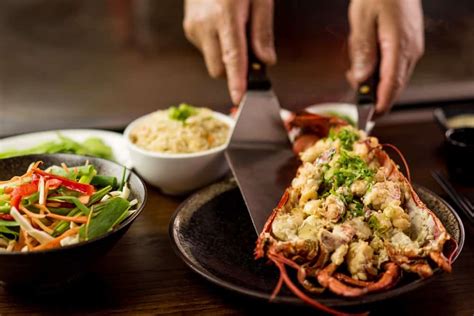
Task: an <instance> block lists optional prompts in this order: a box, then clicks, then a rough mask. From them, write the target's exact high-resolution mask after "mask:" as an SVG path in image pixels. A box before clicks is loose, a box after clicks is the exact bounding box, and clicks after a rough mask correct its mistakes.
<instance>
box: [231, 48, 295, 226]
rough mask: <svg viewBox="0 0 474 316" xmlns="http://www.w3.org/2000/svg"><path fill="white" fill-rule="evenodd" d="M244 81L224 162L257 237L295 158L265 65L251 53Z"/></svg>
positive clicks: (278, 197) (285, 181) (284, 183)
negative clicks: (243, 90)
mask: <svg viewBox="0 0 474 316" xmlns="http://www.w3.org/2000/svg"><path fill="white" fill-rule="evenodd" d="M247 81H248V84H247V92H246V94H245V96H244V98H243V100H242V102H241V103H240V106H239V112H238V116H237V121H236V123H235V127H234V130H233V133H232V136H231V138H230V142H229V145H228V147H227V150H226V158H227V161H228V163H229V166H230V168H231V170H232V173H233V175H234V178H235V179H236V181H237V183H238V186H239V189H240V192H241V193H242V197H243V199H244V201H245V204H246V206H247V209H248V211H249V214H250V217H251V219H252V223H253V225H254V227H255V231H256V233H257V234H259V233H260V232H261V231H262V229H263V226H264V225H265V223H266V221H267V219H268V217H269V216H270V214H271V212H272V210H273V209H274V208H275V207H276V205H277V204H278V201H279V199H280V197H281V196H282V194H283V192H284V191H285V189H286V187H287V186H288V185H289V183H290V181H291V178H292V174H290V173H289V172H288V170H289V169H291V168H287V166H288V164H290V165H291V164H292V163H293V161H294V160H295V156H294V154H293V151H292V150H291V144H290V141H289V139H288V134H287V132H286V130H285V128H284V126H283V122H282V120H281V116H280V104H279V102H278V99H277V97H276V95H275V93H274V92H273V91H272V89H271V83H270V81H269V79H268V78H267V76H266V71H265V65H264V64H263V63H261V62H260V61H259V60H258V59H257V58H256V56H255V55H254V54H253V53H252V52H251V49H249V69H248V76H247Z"/></svg>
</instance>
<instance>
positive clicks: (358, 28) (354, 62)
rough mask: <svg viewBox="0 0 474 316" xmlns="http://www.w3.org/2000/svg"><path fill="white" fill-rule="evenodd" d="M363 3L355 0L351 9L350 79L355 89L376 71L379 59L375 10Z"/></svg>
mask: <svg viewBox="0 0 474 316" xmlns="http://www.w3.org/2000/svg"><path fill="white" fill-rule="evenodd" d="M363 2H364V1H363V0H362V1H360V0H359V1H358V0H353V1H351V5H350V7H349V23H350V27H351V33H350V36H349V57H350V61H351V68H350V70H349V72H348V79H349V81H350V82H351V84H352V85H353V86H354V87H355V86H357V84H359V83H361V82H363V81H364V80H366V79H367V78H368V77H369V76H370V75H371V74H372V72H373V71H374V68H375V64H376V58H377V24H376V17H375V16H374V15H373V13H372V12H373V10H367V8H365V6H364V4H363Z"/></svg>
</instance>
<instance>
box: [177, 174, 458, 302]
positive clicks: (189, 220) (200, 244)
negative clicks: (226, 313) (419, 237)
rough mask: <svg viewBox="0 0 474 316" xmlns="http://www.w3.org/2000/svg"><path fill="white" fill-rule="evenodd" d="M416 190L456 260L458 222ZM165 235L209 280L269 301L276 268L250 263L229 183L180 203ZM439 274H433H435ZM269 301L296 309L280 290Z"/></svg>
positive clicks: (251, 240)
mask: <svg viewBox="0 0 474 316" xmlns="http://www.w3.org/2000/svg"><path fill="white" fill-rule="evenodd" d="M416 191H417V192H418V194H419V196H420V198H421V199H422V200H423V201H424V202H425V203H426V204H427V206H428V207H429V208H430V209H432V210H433V211H434V212H435V213H436V215H437V216H438V217H439V219H440V220H441V221H442V222H443V224H444V225H445V227H446V229H447V230H448V232H449V233H450V234H451V236H452V237H453V238H454V239H455V240H456V241H457V242H458V245H459V249H458V252H457V254H456V256H455V258H454V259H456V257H457V256H458V255H459V253H460V251H461V249H462V246H463V243H464V227H463V225H462V223H461V220H460V219H459V217H458V215H457V214H456V213H455V211H454V210H453V209H452V208H451V207H450V206H449V205H448V204H447V203H446V202H445V201H444V200H443V199H441V198H440V197H439V196H437V195H436V194H434V193H433V192H431V191H429V190H427V189H425V188H422V187H416ZM169 233H170V237H171V241H172V244H173V246H174V249H175V251H176V253H177V254H178V255H179V256H180V257H181V258H182V259H183V260H184V262H185V263H186V264H187V265H188V266H189V267H191V269H193V270H194V271H196V272H197V273H199V274H200V275H202V276H203V277H205V278H206V279H208V280H209V281H211V282H213V283H215V284H218V285H220V286H222V287H224V288H227V289H230V290H232V291H236V292H239V293H242V294H245V295H249V296H253V297H257V298H262V299H267V300H268V299H270V295H271V293H272V291H273V288H274V287H275V285H276V283H277V280H278V273H277V269H276V268H275V267H274V266H269V265H266V264H265V262H264V261H263V260H259V261H256V260H254V258H253V250H254V247H255V241H256V239H257V235H256V233H255V231H254V228H253V225H252V222H251V220H250V217H249V215H248V212H247V208H246V206H245V204H244V201H243V199H242V196H241V194H240V191H239V190H238V188H237V185H236V183H235V181H234V180H232V179H230V180H226V181H223V182H219V183H216V184H213V185H211V186H209V187H207V188H205V189H203V190H201V191H199V192H197V193H196V194H194V195H192V196H191V197H190V198H188V199H187V200H186V201H184V203H183V204H182V205H181V206H180V207H179V208H178V209H177V210H176V212H175V214H174V215H173V217H172V218H171V222H170V226H169ZM440 273H441V271H440V270H439V269H436V270H435V275H437V274H440ZM432 279H433V277H431V278H427V279H420V278H419V277H417V276H416V275H413V274H406V275H404V277H403V278H402V280H401V281H400V282H399V283H398V284H397V286H396V287H394V288H392V289H389V290H387V291H383V292H379V293H373V294H368V295H365V296H362V297H358V298H353V299H349V298H342V297H339V296H336V295H334V294H332V293H329V291H325V293H323V294H321V295H317V299H318V301H319V302H321V303H323V304H325V305H328V306H350V305H359V304H365V303H371V302H375V301H379V300H383V299H386V298H389V297H393V296H396V295H399V294H402V293H405V292H407V291H410V290H413V289H415V288H417V287H419V286H421V285H423V284H426V283H427V282H428V281H430V280H432ZM274 301H276V302H284V303H293V304H302V302H301V301H300V300H299V299H298V298H296V297H295V296H293V295H292V294H291V293H290V292H289V291H288V290H286V289H282V291H281V292H280V294H279V295H278V296H277V298H276V299H275V300H274Z"/></svg>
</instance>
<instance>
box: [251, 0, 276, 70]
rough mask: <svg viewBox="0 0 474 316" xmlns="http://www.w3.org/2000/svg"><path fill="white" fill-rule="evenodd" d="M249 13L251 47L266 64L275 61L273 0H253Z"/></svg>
mask: <svg viewBox="0 0 474 316" xmlns="http://www.w3.org/2000/svg"><path fill="white" fill-rule="evenodd" d="M251 10H252V13H251V30H250V33H251V34H250V36H251V40H252V48H253V51H254V53H255V55H257V57H258V58H259V59H261V60H262V61H263V62H264V63H265V64H267V65H273V64H275V63H276V53H275V45H274V43H273V42H274V38H273V0H253V1H252V9H251Z"/></svg>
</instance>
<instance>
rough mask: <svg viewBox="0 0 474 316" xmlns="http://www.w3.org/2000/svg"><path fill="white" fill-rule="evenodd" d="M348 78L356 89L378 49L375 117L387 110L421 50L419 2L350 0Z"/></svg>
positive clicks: (411, 0) (408, 0) (370, 69)
mask: <svg viewBox="0 0 474 316" xmlns="http://www.w3.org/2000/svg"><path fill="white" fill-rule="evenodd" d="M349 24H350V27H351V33H350V36H349V55H350V60H351V68H350V70H349V71H348V73H347V78H348V80H349V82H350V83H351V84H352V86H353V87H354V88H355V87H357V85H358V84H360V83H361V82H363V81H364V80H366V79H367V78H368V77H369V76H370V75H371V74H372V72H373V70H374V67H375V64H376V59H377V51H378V49H379V50H380V56H379V58H380V83H379V85H378V88H377V104H376V112H377V114H383V113H386V112H388V111H389V110H390V108H391V107H392V104H393V102H394V101H395V99H396V98H397V97H398V95H399V94H400V92H401V91H402V90H403V88H404V87H405V85H406V84H407V82H408V80H409V79H410V76H411V74H412V72H413V69H414V68H415V65H416V63H417V61H418V60H419V59H420V57H421V56H422V55H423V51H424V33H423V12H422V7H421V1H420V0H351V3H350V6H349Z"/></svg>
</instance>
